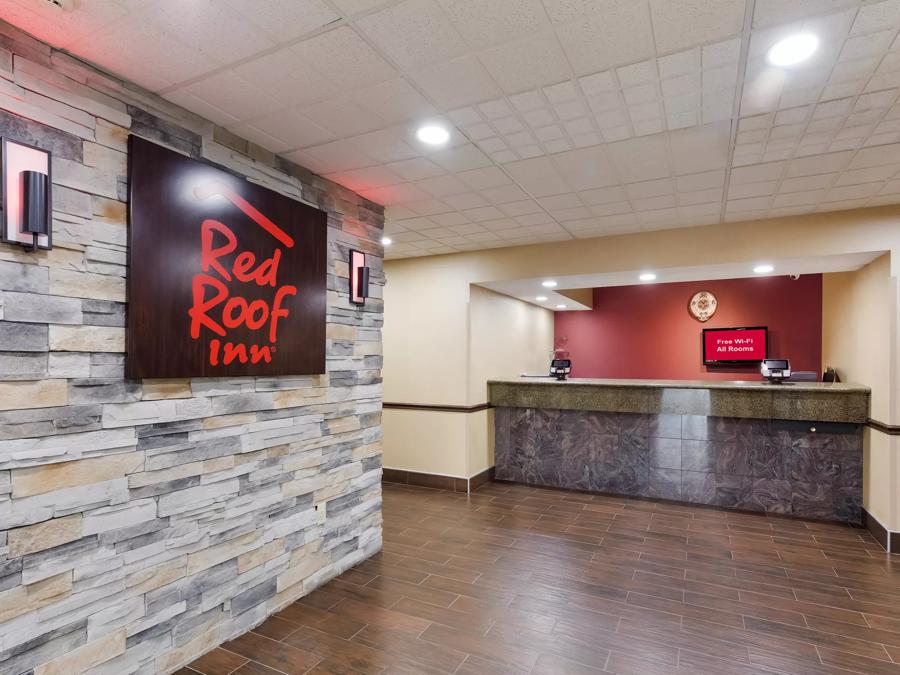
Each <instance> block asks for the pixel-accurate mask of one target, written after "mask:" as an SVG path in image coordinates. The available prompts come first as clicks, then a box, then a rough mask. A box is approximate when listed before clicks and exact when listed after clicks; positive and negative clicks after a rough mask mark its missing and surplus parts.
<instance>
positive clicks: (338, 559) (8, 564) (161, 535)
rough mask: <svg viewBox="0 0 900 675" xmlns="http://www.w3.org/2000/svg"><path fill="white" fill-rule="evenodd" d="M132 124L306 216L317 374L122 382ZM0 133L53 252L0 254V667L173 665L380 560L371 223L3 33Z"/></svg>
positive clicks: (374, 228) (377, 301) (322, 186)
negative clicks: (319, 272)
mask: <svg viewBox="0 0 900 675" xmlns="http://www.w3.org/2000/svg"><path fill="white" fill-rule="evenodd" d="M130 133H134V134H137V135H139V136H142V137H145V138H148V139H150V140H152V141H154V142H157V143H160V144H163V145H166V146H167V147H170V148H172V149H174V150H177V151H179V152H182V153H185V154H188V155H190V156H192V157H196V158H198V159H205V160H208V161H211V162H214V163H216V164H218V165H220V166H222V167H223V168H225V169H227V170H229V171H232V172H234V173H237V174H240V175H243V176H246V177H248V178H249V179H250V180H252V181H255V182H258V183H260V184H262V185H265V186H267V187H269V188H271V189H273V190H277V191H279V192H281V193H283V194H286V195H288V196H290V197H293V198H295V199H298V200H300V201H303V202H305V203H308V204H312V205H313V206H316V207H318V208H320V209H323V210H325V211H326V212H327V213H328V266H327V269H328V304H327V354H328V356H327V372H326V373H324V374H322V375H316V376H303V377H279V378H266V377H256V378H253V377H245V378H229V379H216V378H206V379H192V380H191V379H184V380H144V381H129V380H125V379H124V375H123V364H124V349H125V328H124V326H125V315H126V310H127V298H126V291H125V288H126V276H127V267H126V256H127V218H126V214H127V208H126V206H127V205H126V197H127V176H126V173H127V156H126V141H127V137H128V135H129V134H130ZM0 136H3V137H7V138H11V139H15V140H19V141H23V142H26V143H31V144H35V145H38V146H40V147H43V148H46V149H47V150H50V151H51V152H52V153H53V239H54V248H53V250H52V251H49V252H39V253H27V252H25V251H24V250H23V249H21V248H19V247H16V246H10V245H0V675H19V674H21V673H30V672H34V673H35V675H50V674H56V673H65V674H67V675H68V674H71V673H80V672H92V673H105V674H109V675H127V674H130V673H169V672H174V671H175V670H177V669H178V668H180V667H181V666H183V665H184V664H186V663H187V662H189V661H191V660H193V659H194V658H196V657H197V656H198V655H200V654H201V653H203V652H205V651H208V650H210V649H212V648H213V647H215V646H216V645H218V644H219V643H221V642H223V641H225V640H227V639H229V638H231V637H234V636H236V635H238V634H240V633H242V632H244V631H246V630H248V629H249V628H251V627H252V626H254V625H256V624H258V623H260V622H261V621H263V620H264V619H265V617H266V616H268V615H269V614H271V613H273V612H274V611H277V610H278V609H280V608H281V607H283V606H284V605H286V604H288V603H291V602H293V601H294V600H295V599H297V598H298V597H300V596H302V595H304V594H306V593H308V592H309V591H311V590H312V589H314V588H316V587H317V586H319V585H321V584H322V583H324V582H325V581H327V580H328V579H330V578H331V577H333V576H335V575H337V574H339V573H340V572H342V571H343V570H345V569H347V568H348V567H350V566H352V565H354V564H356V563H357V562H359V561H361V560H363V559H364V558H366V557H368V556H370V555H371V554H373V553H374V552H376V551H377V550H379V549H380V547H381V509H380V505H381V488H380V478H381V426H380V424H381V400H382V387H381V366H382V356H381V354H382V350H381V325H382V300H381V298H382V293H381V290H382V287H383V276H382V268H381V259H382V253H383V252H382V249H381V245H380V243H379V242H380V238H381V232H382V229H383V221H384V219H383V211H382V209H381V207H379V206H377V205H375V204H373V203H371V202H368V201H367V200H365V199H363V198H361V197H359V196H358V195H356V194H354V193H352V192H350V191H348V190H346V189H344V188H342V187H340V186H338V185H336V184H334V183H331V182H329V181H327V180H325V179H322V178H320V177H318V176H316V175H314V174H312V173H310V172H308V171H306V170H304V169H302V168H301V167H298V166H296V165H294V164H291V163H290V162H287V161H285V160H284V159H282V158H279V157H276V156H274V155H272V154H271V153H268V152H266V151H265V150H263V149H262V148H259V147H257V146H254V145H253V144H251V143H249V142H247V141H245V140H243V139H240V138H237V137H236V136H234V135H233V134H231V133H229V132H227V131H225V130H223V129H219V128H216V127H215V126H214V125H213V124H212V123H210V122H207V121H205V120H203V119H200V118H198V117H196V116H195V115H193V114H191V113H189V112H187V111H185V110H183V109H181V108H178V107H177V106H174V105H172V104H170V103H168V102H166V101H164V100H162V99H160V98H158V97H156V96H153V95H151V94H149V93H147V92H144V91H142V90H140V89H139V88H136V87H134V86H132V85H129V84H127V83H122V82H120V81H118V80H116V79H114V78H112V77H110V76H108V75H106V74H103V73H100V72H98V71H96V70H94V69H92V68H90V67H88V66H86V65H85V64H83V63H81V62H79V61H77V60H75V59H73V58H71V57H69V56H67V55H65V54H62V53H60V52H56V51H54V50H52V49H51V48H50V47H48V46H47V45H45V44H43V43H41V42H39V41H37V40H34V39H32V38H30V37H29V36H27V35H25V34H23V33H21V32H20V31H18V30H17V29H15V28H13V27H11V26H9V25H7V24H4V23H2V22H0ZM350 248H355V249H359V250H362V251H365V252H366V253H367V254H369V264H370V265H371V267H372V276H371V288H370V292H371V295H372V297H371V298H370V299H369V300H368V301H367V302H366V305H365V306H364V307H362V308H359V307H356V306H355V305H352V304H350V302H349V294H348V266H347V258H348V250H349V249H350ZM159 320H160V321H165V320H166V317H162V316H161V317H159Z"/></svg>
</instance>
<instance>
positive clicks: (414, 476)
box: [381, 467, 494, 493]
mask: <svg viewBox="0 0 900 675" xmlns="http://www.w3.org/2000/svg"><path fill="white" fill-rule="evenodd" d="M493 477H494V467H490V468H489V469H485V470H484V471H482V472H481V473H477V474H475V475H474V476H472V477H471V478H459V477H458V476H444V475H441V474H437V473H422V472H419V471H404V470H403V469H388V468H384V469H382V474H381V480H382V482H384V483H396V484H399V485H415V486H417V487H425V488H433V489H435V490H448V491H450V492H465V493H469V492H473V491H474V490H477V489H478V488H479V487H481V486H482V485H484V484H485V483H488V482H490V481H491V480H492V479H493Z"/></svg>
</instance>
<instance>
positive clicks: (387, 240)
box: [381, 237, 394, 246]
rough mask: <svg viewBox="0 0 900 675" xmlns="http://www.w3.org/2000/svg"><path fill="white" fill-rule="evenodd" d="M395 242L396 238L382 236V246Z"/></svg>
mask: <svg viewBox="0 0 900 675" xmlns="http://www.w3.org/2000/svg"><path fill="white" fill-rule="evenodd" d="M393 243H394V240H393V239H391V238H390V237H382V238H381V245H382V246H390V245H391V244H393Z"/></svg>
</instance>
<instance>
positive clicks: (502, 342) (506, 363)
mask: <svg viewBox="0 0 900 675" xmlns="http://www.w3.org/2000/svg"><path fill="white" fill-rule="evenodd" d="M552 355H553V312H551V311H549V310H546V309H543V308H541V307H538V306H536V305H532V304H529V303H527V302H522V301H521V300H516V299H515V298H511V297H509V296H508V295H501V294H500V293H495V292H494V291H489V290H487V289H486V288H481V287H480V286H472V288H471V289H470V291H469V383H468V385H469V386H468V392H467V395H468V398H467V399H466V401H467V403H468V404H469V405H475V404H478V403H486V402H487V396H488V393H487V384H486V383H487V381H488V380H490V379H491V378H496V377H510V376H516V375H521V374H522V373H532V374H534V373H546V372H547V369H548V368H549V367H550V358H551V357H552Z"/></svg>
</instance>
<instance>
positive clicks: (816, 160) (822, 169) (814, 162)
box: [785, 151, 858, 177]
mask: <svg viewBox="0 0 900 675" xmlns="http://www.w3.org/2000/svg"><path fill="white" fill-rule="evenodd" d="M852 155H853V153H852V152H849V151H845V152H835V153H829V154H825V155H814V156H810V157H803V158H800V159H794V160H792V161H791V162H790V164H789V166H788V169H787V172H786V173H785V176H786V177H794V176H813V175H815V174H819V173H830V172H833V171H841V170H843V169H844V168H845V167H846V166H847V164H848V163H849V162H850V158H851V157H852ZM857 166H858V165H857Z"/></svg>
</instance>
